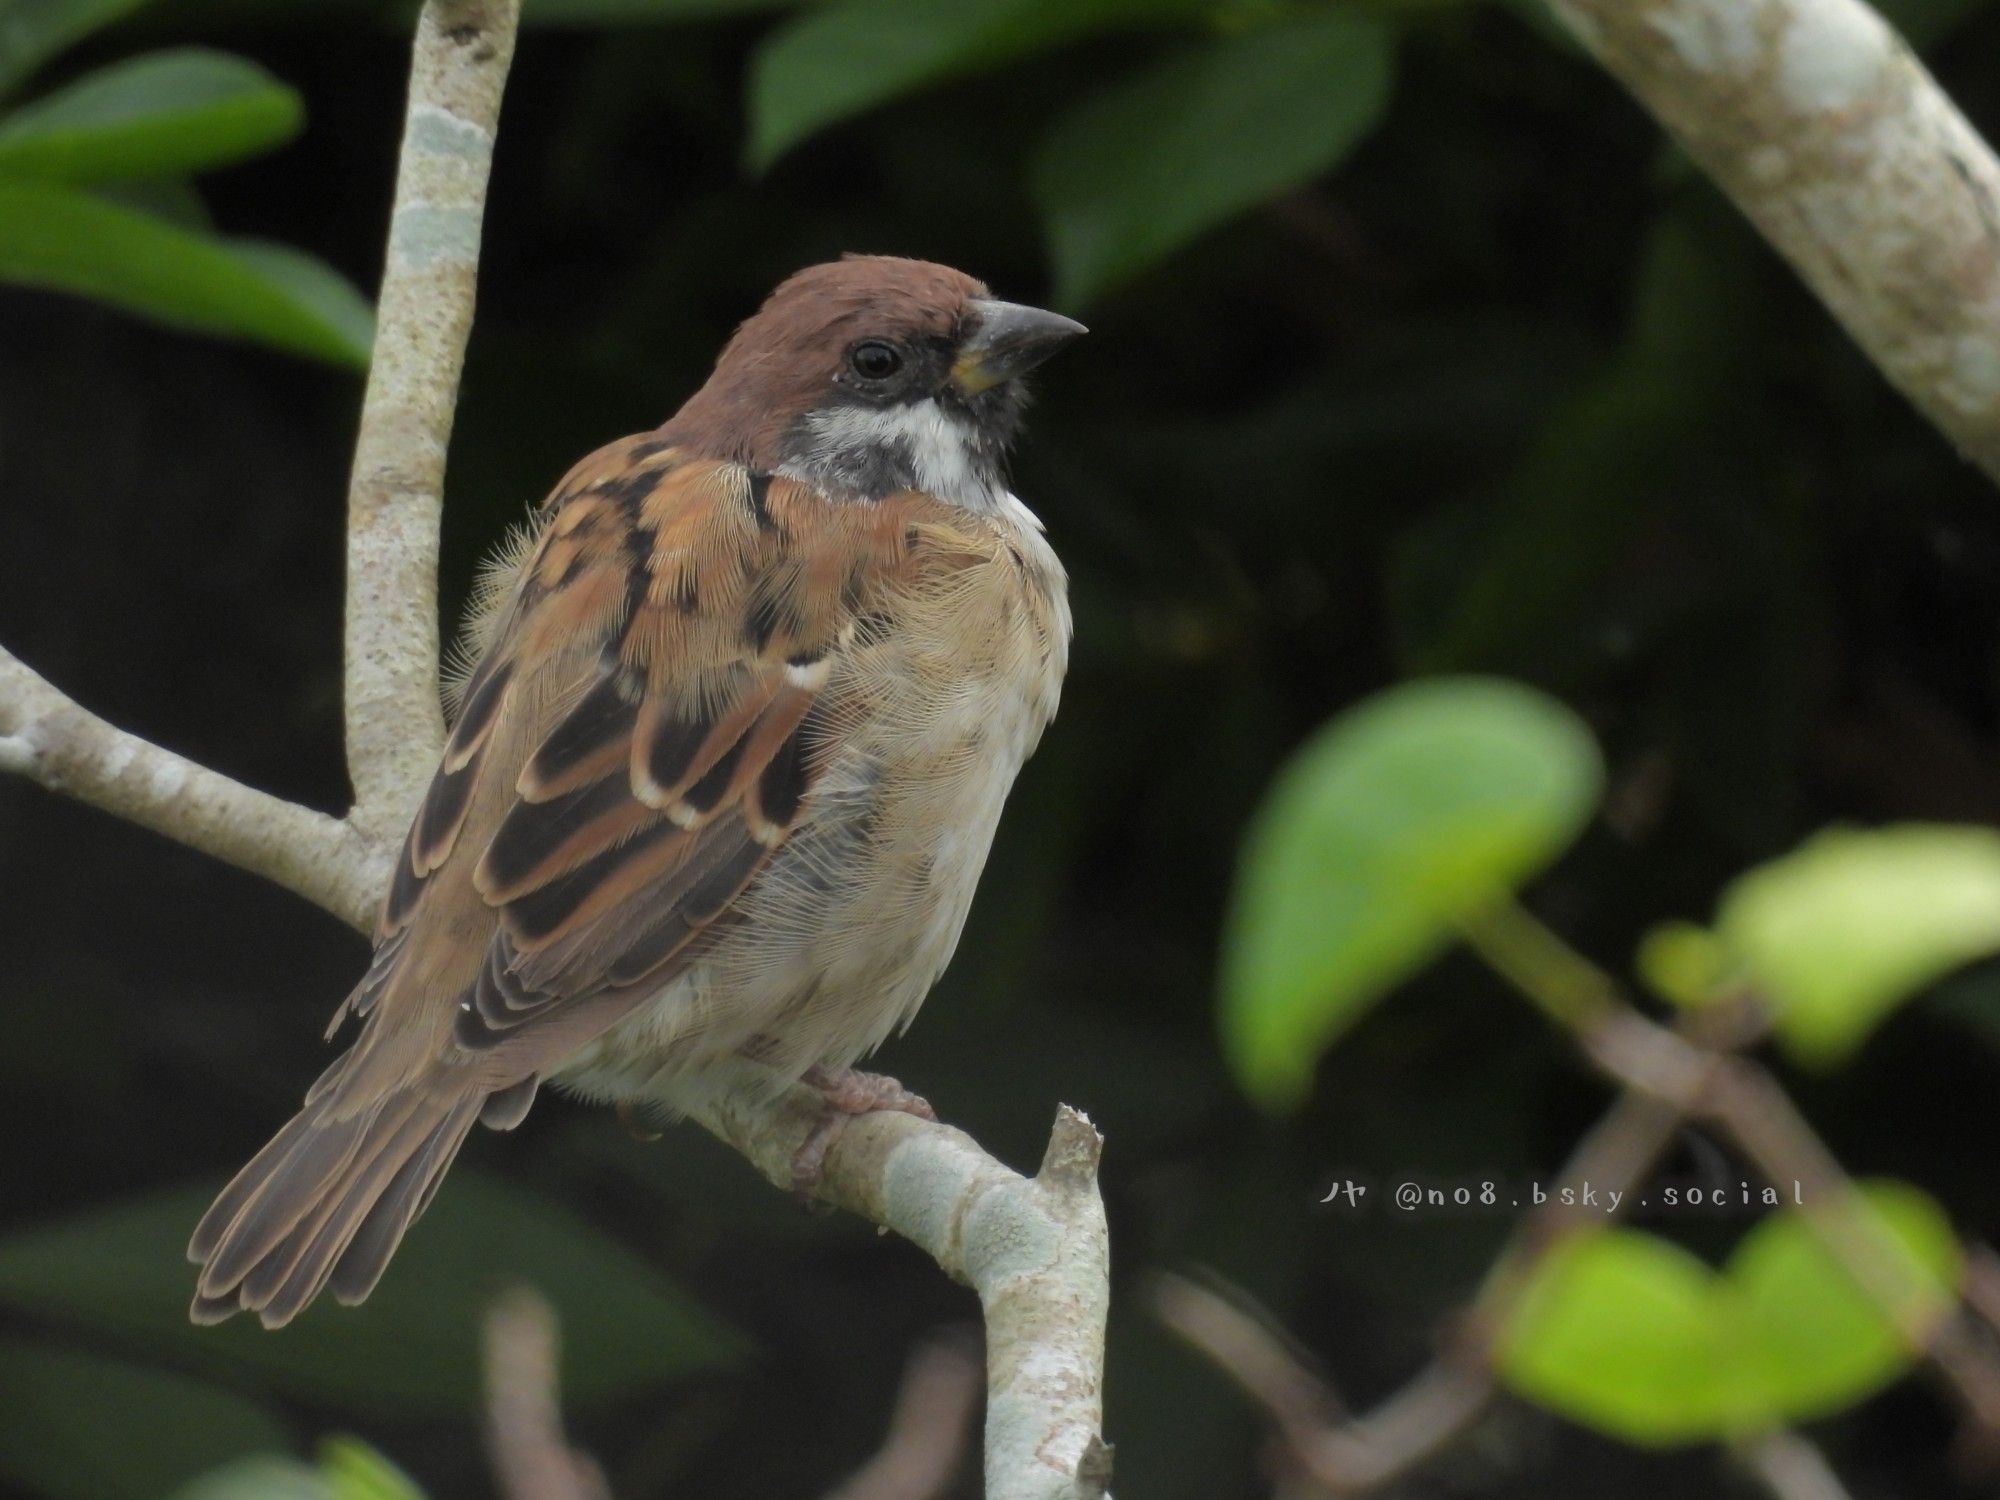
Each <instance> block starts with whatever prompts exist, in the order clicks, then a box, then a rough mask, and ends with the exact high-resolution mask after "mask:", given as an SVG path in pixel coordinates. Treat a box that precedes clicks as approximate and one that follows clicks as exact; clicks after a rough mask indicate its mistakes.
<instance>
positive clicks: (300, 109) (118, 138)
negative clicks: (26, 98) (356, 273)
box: [0, 47, 305, 182]
mask: <svg viewBox="0 0 2000 1500" xmlns="http://www.w3.org/2000/svg"><path fill="white" fill-rule="evenodd" d="M304 121H305V106H304V104H303V103H302V102H301V101H300V99H299V96H298V95H297V94H296V93H294V92H293V91H292V90H291V89H289V88H287V87H285V85H284V84H282V83H280V82H278V80H277V79H275V78H273V77H272V76H271V75H270V74H269V73H266V72H265V71H264V70H263V69H262V68H260V67H258V66H257V65H256V64H255V63H251V62H246V61H244V60H243V59H242V58H240V57H231V56H229V55H228V54H226V53H221V52H207V51H203V50H201V49H199V48H193V47H190V48H185V49H182V50H180V51H174V52H156V53H153V54H151V55H150V56H146V57H138V58H134V59H132V60H131V61H130V62H123V63H119V64H116V65H115V66H113V67H109V68H104V69H102V70H100V71H99V72H96V73H92V74H90V75H88V76H87V77H84V78H80V79H78V80H77V81H76V82H75V83H73V84H71V85H70V86H69V87H68V88H66V89H62V90H60V91H59V92H57V93H54V94H51V95H49V96H48V97H47V98H45V99H38V100H36V101H35V102H34V103H33V104H28V105H23V106H22V107H21V108H20V109H17V110H15V111H14V112H13V114H11V115H9V116H7V117H6V118H5V119H4V120H0V176H4V177H33V178H38V179H41V180H44V181H49V182H128V181H131V180H133V179H136V178H146V177H173V176H178V175H180V174H181V173H184V172H193V171H198V170H201V169H203V168H206V167H217V166H221V165H223V164H225V163H227V162H232V161H240V160H242V159H243V158H244V157H246V156H255V155H256V154H257V153H259V152H261V151H268V150H270V149H271V148H272V147H273V146H276V145H279V144H280V143H282V142H284V141H288V140H290V139H291V138H292V137H293V136H294V135H296V134H298V131H299V127H300V126H301V125H302V124H303V123H304Z"/></svg>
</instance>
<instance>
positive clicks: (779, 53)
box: [748, 0, 1198, 169]
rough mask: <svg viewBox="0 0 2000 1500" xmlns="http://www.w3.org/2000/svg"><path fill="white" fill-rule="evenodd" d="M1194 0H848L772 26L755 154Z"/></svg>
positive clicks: (763, 51) (759, 89)
mask: <svg viewBox="0 0 2000 1500" xmlns="http://www.w3.org/2000/svg"><path fill="white" fill-rule="evenodd" d="M1197 8H1198V7H1197V5H1196V4H1195V3H1194V0H1184V3H1176V0H951V3H950V4H939V3H938V0H846V3H844V4H838V5H827V6H821V7H818V8H816V9H814V10H812V11H811V12H810V13H809V14H807V15H804V16H802V17H801V18H800V19H798V20H796V21H793V22H790V23H788V24H787V25H785V26H782V27H780V28H779V29H778V30H777V31H775V32H773V33H772V34H771V36H770V37H769V38H768V39H767V40H766V41H765V43H764V44H763V46H762V47H760V48H759V49H758V50H757V54H756V56H755V57H753V58H752V59H751V62H750V142H749V147H748V150H749V157H750V161H751V164H752V165H753V166H755V167H757V168H759V169H761V168H763V167H767V166H769V165H770V164H771V163H772V162H774V161H776V160H777V159H778V158H779V157H780V156H782V155H784V153H785V152H786V151H788V150H790V149H791V148H792V147H793V146H795V145H797V144H798V143H799V142H800V141H802V140H804V139H805V138H806V137H807V136H809V135H811V134H813V132H815V131H818V130H823V129H825V128H826V127H827V126H828V125H831V124H833V123H835V122H836V121H839V120H845V119H848V118H849V117H851V116H853V115H857V114H860V113H861V112H862V111H863V110H866V109H872V108H873V107H875V106H876V105H878V104H883V103H886V102H887V101H889V100H891V99H894V98H896V97H897V96H898V95H901V94H908V93H912V92H914V91H915V90H917V89H920V88H924V87H926V86H928V85H931V84H934V83H939V82H942V81H944V80H945V79H948V78H955V77H960V76H963V75H964V74H967V73H973V72H977V71H979V70H980V69H984V68H992V67H997V66H999V65H1000V64H1002V63H1006V62H1012V61H1013V60H1015V59H1016V58H1020V57H1025V56H1027V55H1029V54H1030V53H1034V52H1038V51H1043V50H1045V49H1047V48H1050V47H1055V46H1059V45H1061V44H1062V43H1064V42H1068V41H1072V40H1074V39H1075V38H1077V37H1081V36H1085V35H1088V34H1090V33H1092V32H1097V31H1104V30H1109V29H1111V28H1113V27H1118V26H1129V25H1134V24H1142V23H1146V22H1161V21H1165V20H1171V19H1174V18H1175V17H1176V16H1178V15H1180V14H1183V13H1190V12H1192V11H1194V10H1196V9H1197Z"/></svg>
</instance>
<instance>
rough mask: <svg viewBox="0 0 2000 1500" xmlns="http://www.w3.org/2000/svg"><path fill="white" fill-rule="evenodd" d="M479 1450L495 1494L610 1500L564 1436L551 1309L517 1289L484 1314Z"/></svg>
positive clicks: (514, 1498) (511, 1498) (592, 1467)
mask: <svg viewBox="0 0 2000 1500" xmlns="http://www.w3.org/2000/svg"><path fill="white" fill-rule="evenodd" d="M485 1335H486V1337H485V1345H486V1451H487V1457H488V1459H489V1461H490V1462H491V1463H492V1465H493V1478H494V1481H495V1483H496V1484H497V1485H498V1486H499V1490H500V1494H501V1497H502V1500H610V1494H611V1491H610V1488H609V1486H607V1485H606V1484H605V1482H604V1473H603V1471H602V1470H601V1469H599V1468H598V1467H597V1464H596V1462H595V1461H594V1460H593V1459H591V1458H590V1457H588V1456H587V1455H585V1454H582V1453H578V1452H577V1451H576V1450H575V1449H573V1448H571V1447H570V1445H569V1439H568V1438H566V1437H565V1436H564V1435H563V1420H562V1399H561V1396H560V1394H559V1371H560V1363H559V1360H558V1357H557V1356H558V1352H559V1345H558V1337H559V1330H558V1327H557V1323H556V1313H555V1309H554V1308H552V1307H551V1306H549V1304H548V1302H547V1301H546V1300H545V1299H544V1298H543V1297H542V1296H541V1295H540V1294H539V1293H537V1292H534V1291H531V1290H529V1289H528V1288H527V1287H516V1288H515V1289H514V1290H512V1291H510V1292H506V1293H504V1294H503V1295H502V1296H501V1297H500V1298H499V1299H498V1300H497V1301H495V1302H494V1304H493V1306H492V1307H491V1308H490V1309H489V1310H488V1312H487V1314H486V1328H485Z"/></svg>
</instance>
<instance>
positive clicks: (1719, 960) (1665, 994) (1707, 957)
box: [1633, 922, 1729, 1010]
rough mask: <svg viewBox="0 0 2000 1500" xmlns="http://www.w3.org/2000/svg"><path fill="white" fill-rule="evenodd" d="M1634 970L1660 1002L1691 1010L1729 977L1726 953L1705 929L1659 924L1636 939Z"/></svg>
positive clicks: (1712, 996)
mask: <svg viewBox="0 0 2000 1500" xmlns="http://www.w3.org/2000/svg"><path fill="white" fill-rule="evenodd" d="M1633 968H1634V969H1636V970H1637V971H1638V974H1639V977H1640V979H1642V980H1643V981H1645V985H1646V988H1647V989H1649V990H1651V991H1652V992H1653V993H1654V994H1656V995H1658V996H1659V997H1660V998H1661V999H1662V1000H1665V1001H1668V1002H1669V1003H1671V1004H1673V1005H1678V1006H1681V1007H1682V1008H1683V1009H1689V1010H1692V1009H1694V1008H1696V1007H1698V1006H1703V1005H1707V1004H1708V1003H1709V1002H1710V1001H1712V1000H1714V999H1716V998H1717V996H1718V995H1719V994H1720V993H1721V991H1722V987H1723V985H1724V983H1725V982H1726V981H1727V978H1728V974H1729V952H1728V950H1727V949H1726V948H1724V947H1723V945H1722V942H1721V940H1720V939H1718V938H1717V937H1716V935H1715V934H1714V933H1712V932H1710V931H1709V930H1708V929H1707V928H1706V927H1698V926H1696V925H1695V924H1694V923H1693V922H1662V923H1661V924H1660V925H1659V926H1657V927H1654V928H1651V929H1650V930H1648V931H1647V933H1646V935H1645V936H1644V937H1642V938H1641V939H1640V940H1639V952H1638V956H1637V957H1636V959H1635V960H1634V962H1633Z"/></svg>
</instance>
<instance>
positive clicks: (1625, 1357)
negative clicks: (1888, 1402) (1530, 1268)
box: [1495, 1229, 1766, 1446]
mask: <svg viewBox="0 0 2000 1500" xmlns="http://www.w3.org/2000/svg"><path fill="white" fill-rule="evenodd" d="M1740 1333H1741V1329H1740V1328H1739V1327H1738V1325H1737V1324H1736V1322H1735V1320H1733V1319H1732V1318H1730V1317H1729V1316H1728V1311H1727V1295H1726V1292H1725V1291H1724V1289H1723V1288H1722V1287H1721V1285H1720V1283H1719V1282H1718V1280H1717V1278H1716V1275H1715V1273H1714V1272H1713V1271H1711V1270H1710V1269H1709V1268H1708V1267H1707V1266H1706V1265H1704V1264H1702V1262H1701V1261H1700V1260H1698V1259H1696V1258H1695V1257H1694V1256H1693V1255H1690V1254H1689V1253H1688V1252H1687V1251H1685V1250H1683V1249H1681V1248H1680V1247H1679V1246H1678V1245H1672V1244H1669V1243H1668V1242H1667V1241H1665V1240H1663V1239H1659V1238H1658V1237H1656V1236H1654V1235H1650V1234H1641V1233H1638V1232H1637V1231H1635V1230H1626V1229H1613V1230H1604V1231H1599V1232H1595V1233H1589V1234H1583V1235H1579V1236H1577V1237H1576V1238H1575V1239H1573V1240H1570V1241H1569V1242H1567V1243H1566V1244H1563V1245H1560V1246H1558V1247H1557V1248H1556V1249H1555V1250H1553V1251H1552V1252H1550V1253H1549V1255H1548V1256H1547V1257H1546V1258H1544V1259H1543V1260H1542V1262H1541V1263H1540V1264H1539V1265H1538V1266H1537V1267H1536V1268H1535V1271H1534V1274H1533V1279H1532V1280H1531V1281H1530V1283H1529V1284H1528V1286H1527V1287H1526V1288H1525V1289H1524V1290H1523V1292H1522V1293H1521V1296H1520V1300H1519V1301H1518V1302H1517V1303H1516V1304H1515V1306H1514V1309H1513V1312H1512V1314H1511V1315H1510V1316H1509V1317H1508V1319H1507V1321H1506V1323H1505V1326H1504V1327H1503V1328H1502V1329H1501V1332H1500V1337H1499V1341H1498V1344H1497V1347H1496V1350H1495V1360H1496V1365H1497V1368H1498V1370H1499V1372H1500V1376H1501V1378H1502V1379H1503V1380H1505V1381H1506V1383H1507V1384H1508V1385H1509V1386H1510V1387H1511V1388H1512V1389H1513V1390H1514V1391H1515V1392H1516V1393H1517V1394H1519V1395H1522V1396H1525V1397H1527V1398H1528V1399H1529V1400H1530V1401H1533V1402H1535V1403H1536V1404H1537V1405H1540V1406H1545V1407H1547V1408H1548V1409H1549V1410H1551V1411H1554V1412H1559V1413H1561V1414H1562V1415H1563V1416H1566V1417H1569V1418H1571V1419H1572V1420H1574V1421H1578V1422H1581V1423H1583V1424H1584V1425H1585V1426H1587V1427H1594V1428H1596V1429H1597V1430H1598V1431H1600V1432H1606V1433H1609V1434H1610V1435H1611V1436H1613V1437H1616V1438H1619V1439H1621V1440H1623V1441H1625V1442H1628V1443H1641V1444H1646V1445H1651V1446H1662V1445H1667V1444H1674V1443H1694V1442H1701V1441H1704V1440H1706V1439H1710V1438H1715V1437H1718V1436H1724V1435H1728V1434H1731V1433H1735V1432H1742V1431H1747V1430H1752V1429H1755V1428H1756V1427H1758V1426H1760V1425H1764V1422H1765V1418H1766V1413H1765V1411H1764V1408H1763V1403H1762V1401H1761V1400H1760V1399H1759V1397H1758V1393H1757V1391H1756V1388H1755V1385H1754V1366H1753V1365H1752V1363H1751V1361H1750V1359H1749V1357H1748V1354H1747V1352H1746V1351H1745V1349H1744V1347H1743V1344H1742V1341H1741V1338H1740Z"/></svg>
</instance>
